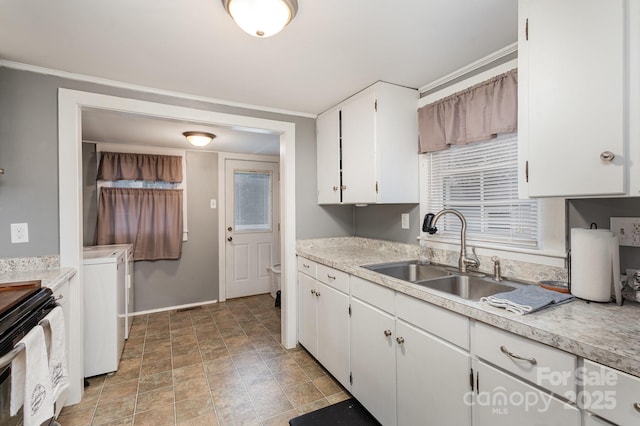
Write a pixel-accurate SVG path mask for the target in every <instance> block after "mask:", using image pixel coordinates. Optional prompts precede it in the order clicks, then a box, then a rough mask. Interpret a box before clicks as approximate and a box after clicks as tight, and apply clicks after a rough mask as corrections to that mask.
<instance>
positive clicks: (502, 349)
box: [500, 346, 538, 365]
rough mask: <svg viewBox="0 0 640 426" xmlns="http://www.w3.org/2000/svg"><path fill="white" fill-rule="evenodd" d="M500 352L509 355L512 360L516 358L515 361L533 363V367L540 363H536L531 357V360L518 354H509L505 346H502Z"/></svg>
mask: <svg viewBox="0 0 640 426" xmlns="http://www.w3.org/2000/svg"><path fill="white" fill-rule="evenodd" d="M500 350H501V351H502V353H503V354H507V355H509V356H510V357H511V358H515V359H519V360H521V361H527V362H529V363H531V365H536V364H537V363H538V361H536V359H535V358H533V357H531V358H525V357H523V356H520V355H518V354H514V353H513V352H509V349H507V348H506V347H504V346H500Z"/></svg>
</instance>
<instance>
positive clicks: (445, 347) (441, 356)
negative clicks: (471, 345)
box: [396, 320, 471, 426]
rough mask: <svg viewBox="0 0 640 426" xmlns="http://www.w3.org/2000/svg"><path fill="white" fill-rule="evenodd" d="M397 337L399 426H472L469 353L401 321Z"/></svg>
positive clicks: (397, 325)
mask: <svg viewBox="0 0 640 426" xmlns="http://www.w3.org/2000/svg"><path fill="white" fill-rule="evenodd" d="M396 334H397V336H398V338H400V339H403V343H402V344H399V345H398V349H397V353H396V356H397V375H398V378H397V380H398V381H397V386H398V425H400V426H405V425H406V426H412V425H419V424H423V422H424V420H425V419H429V424H434V425H456V426H464V425H470V424H471V406H470V405H469V404H465V398H464V397H465V394H467V393H471V387H470V385H469V373H470V369H471V364H470V359H469V358H470V357H469V353H468V352H465V351H463V350H461V349H459V348H457V347H455V346H453V345H451V344H449V343H446V342H444V341H442V340H440V339H438V338H436V337H434V336H432V335H430V334H427V333H426V332H424V331H423V330H420V329H418V328H416V327H413V326H412V325H409V324H408V323H405V322H404V321H402V320H398V321H397V322H396Z"/></svg>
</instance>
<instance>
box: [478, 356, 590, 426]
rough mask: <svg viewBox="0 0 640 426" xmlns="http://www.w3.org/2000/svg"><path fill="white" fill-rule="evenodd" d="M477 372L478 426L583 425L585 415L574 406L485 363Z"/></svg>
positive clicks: (480, 365)
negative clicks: (582, 419)
mask: <svg viewBox="0 0 640 426" xmlns="http://www.w3.org/2000/svg"><path fill="white" fill-rule="evenodd" d="M476 369H477V374H478V376H477V377H478V380H477V382H476V389H475V391H476V392H475V400H474V401H473V408H472V410H473V424H474V425H480V426H488V425H490V426H515V425H517V426H541V425H544V426H580V424H581V423H580V422H581V419H580V418H581V413H580V410H579V409H578V408H577V407H576V406H574V405H573V404H568V403H566V402H565V401H562V400H561V399H559V398H556V397H555V396H553V395H549V394H547V393H545V392H543V391H541V390H539V389H538V388H535V387H533V386H531V385H529V384H528V383H525V382H523V381H522V380H519V379H517V378H515V377H513V376H512V375H510V374H508V373H505V372H504V371H501V370H498V369H497V368H494V367H493V366H491V365H489V364H485V363H484V362H482V361H480V362H478V363H476V364H475V365H474V370H476ZM465 398H469V395H466V396H465Z"/></svg>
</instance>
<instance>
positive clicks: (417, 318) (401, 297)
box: [396, 293, 469, 350]
mask: <svg viewBox="0 0 640 426" xmlns="http://www.w3.org/2000/svg"><path fill="white" fill-rule="evenodd" d="M396 311H397V315H398V317H399V318H402V319H403V320H405V321H407V322H409V323H411V324H413V325H415V326H417V327H420V328H421V329H423V330H425V331H427V332H429V333H431V334H434V335H435V336H438V337H440V338H441V339H444V340H448V341H450V342H451V343H453V344H454V345H457V346H459V347H461V348H464V349H466V350H469V319H468V318H467V317H465V316H462V315H459V314H456V313H455V312H451V311H448V310H446V309H443V308H440V307H439V306H435V305H432V304H431V303H427V302H423V301H422V300H419V299H416V298H414V297H411V296H407V295H406V294H402V293H398V296H397V299H396Z"/></svg>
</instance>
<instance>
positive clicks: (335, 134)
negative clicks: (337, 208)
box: [316, 107, 340, 204]
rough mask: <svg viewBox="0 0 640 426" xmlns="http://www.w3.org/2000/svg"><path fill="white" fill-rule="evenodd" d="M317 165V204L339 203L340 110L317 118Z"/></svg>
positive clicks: (333, 109) (328, 112)
mask: <svg viewBox="0 0 640 426" xmlns="http://www.w3.org/2000/svg"><path fill="white" fill-rule="evenodd" d="M316 132H317V142H316V143H317V145H316V152H317V165H318V170H317V172H318V204H338V203H340V109H339V108H337V107H336V108H332V109H330V110H329V111H327V112H325V113H323V114H322V115H319V116H318V119H317V120H316Z"/></svg>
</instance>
